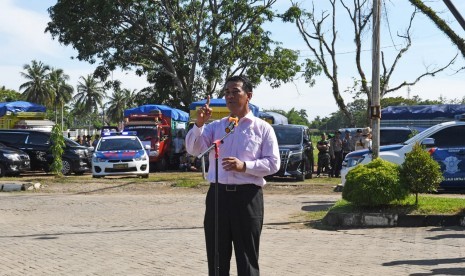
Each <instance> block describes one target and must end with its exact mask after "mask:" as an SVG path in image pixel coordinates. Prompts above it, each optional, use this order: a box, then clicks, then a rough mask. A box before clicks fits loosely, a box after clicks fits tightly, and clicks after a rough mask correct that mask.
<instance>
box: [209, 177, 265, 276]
mask: <svg viewBox="0 0 465 276" xmlns="http://www.w3.org/2000/svg"><path fill="white" fill-rule="evenodd" d="M214 187H215V184H211V186H210V189H209V190H208V193H207V198H206V210H205V219H204V230H205V241H206V246H207V259H208V271H209V275H215V265H214V264H215V188H214ZM218 188H219V190H218V252H219V267H220V269H219V275H221V276H223V275H229V268H230V261H231V255H232V249H233V245H234V253H235V256H236V262H237V273H238V276H246V275H260V271H259V266H258V254H259V247H260V234H261V232H262V226H263V191H262V189H261V187H259V186H256V185H253V184H247V185H234V186H229V185H225V184H218ZM227 188H228V189H227Z"/></svg>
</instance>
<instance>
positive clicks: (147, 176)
mask: <svg viewBox="0 0 465 276" xmlns="http://www.w3.org/2000/svg"><path fill="white" fill-rule="evenodd" d="M141 177H142V178H149V174H148V173H147V174H143V175H141Z"/></svg>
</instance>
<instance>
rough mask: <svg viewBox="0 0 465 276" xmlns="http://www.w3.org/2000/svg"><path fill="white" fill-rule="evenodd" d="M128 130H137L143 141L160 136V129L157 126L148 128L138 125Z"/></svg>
mask: <svg viewBox="0 0 465 276" xmlns="http://www.w3.org/2000/svg"><path fill="white" fill-rule="evenodd" d="M127 130H130V131H136V132H137V137H139V139H140V140H141V141H148V140H151V139H156V138H157V137H158V131H157V128H156V127H153V128H147V127H144V128H137V127H134V128H129V129H127Z"/></svg>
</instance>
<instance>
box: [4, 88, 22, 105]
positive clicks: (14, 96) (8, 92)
mask: <svg viewBox="0 0 465 276" xmlns="http://www.w3.org/2000/svg"><path fill="white" fill-rule="evenodd" d="M20 99H21V93H18V92H17V91H15V90H12V89H6V88H5V86H2V87H0V103H3V102H14V101H19V100H20Z"/></svg>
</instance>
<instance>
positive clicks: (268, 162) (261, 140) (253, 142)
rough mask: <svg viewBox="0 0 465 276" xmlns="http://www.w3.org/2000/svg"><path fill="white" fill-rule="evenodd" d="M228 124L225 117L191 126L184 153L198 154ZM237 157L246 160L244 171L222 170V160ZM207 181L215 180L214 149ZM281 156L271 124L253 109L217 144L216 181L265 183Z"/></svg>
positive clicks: (211, 154)
mask: <svg viewBox="0 0 465 276" xmlns="http://www.w3.org/2000/svg"><path fill="white" fill-rule="evenodd" d="M228 125H229V121H228V118H227V117H225V118H223V119H221V120H217V121H214V122H212V123H210V124H206V125H204V126H202V127H200V128H199V127H197V126H196V125H194V127H193V128H192V129H191V130H190V131H189V132H188V133H187V136H186V148H187V152H188V153H190V154H192V155H195V156H198V155H199V154H201V153H202V152H204V151H205V150H206V149H207V148H208V147H210V146H211V145H212V143H213V142H214V141H216V140H218V139H221V138H222V137H223V136H224V135H225V134H226V132H225V129H226V127H227V126H228ZM225 157H236V158H238V159H239V160H241V161H243V162H245V165H246V170H245V172H235V171H225V170H223V168H222V166H221V160H222V158H225ZM209 161H210V162H209V163H210V164H209V168H208V175H207V180H208V181H210V182H212V183H214V182H215V150H214V149H213V150H211V151H210V153H209ZM280 162H281V161H280V156H279V148H278V141H277V139H276V134H275V133H274V130H273V128H272V127H271V125H270V124H269V123H267V122H265V121H264V120H262V119H260V118H257V117H255V116H254V115H253V113H252V112H249V113H248V114H247V115H246V116H245V117H243V118H241V119H240V120H239V122H238V125H237V127H235V129H234V131H233V132H232V133H231V134H230V135H229V136H228V137H226V139H224V143H223V144H220V146H219V158H218V182H219V183H221V184H255V185H257V186H261V187H262V186H264V185H265V184H266V181H265V179H264V177H265V176H267V175H271V174H274V173H275V172H277V171H278V170H279V165H280Z"/></svg>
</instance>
